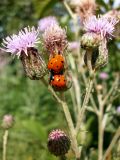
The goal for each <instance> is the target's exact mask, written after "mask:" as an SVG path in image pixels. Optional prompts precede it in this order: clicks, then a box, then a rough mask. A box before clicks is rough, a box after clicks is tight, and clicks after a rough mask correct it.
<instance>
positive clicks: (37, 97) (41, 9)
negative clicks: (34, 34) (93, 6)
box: [0, 0, 120, 160]
mask: <svg viewBox="0 0 120 160" xmlns="http://www.w3.org/2000/svg"><path fill="white" fill-rule="evenodd" d="M98 4H99V10H98V12H100V10H101V7H103V8H104V9H105V10H106V11H107V10H110V9H111V8H112V1H110V3H109V4H105V3H104V2H103V1H102V0H98ZM101 12H102V10H101ZM48 15H57V18H58V20H59V22H60V23H61V25H62V26H68V22H69V20H70V17H69V15H68V13H67V12H66V11H65V8H64V6H63V5H62V3H61V2H60V1H57V0H20V1H18V0H1V1H0V39H1V40H2V38H3V37H5V36H6V35H10V34H12V33H14V32H17V31H18V30H19V29H21V28H23V27H25V26H28V25H30V26H31V25H35V26H37V23H38V20H39V19H40V18H42V17H44V16H48ZM69 30H70V29H69V28H68V37H69V40H74V37H73V36H72V34H71V33H70V31H69ZM119 41H120V39H118V40H117V42H116V43H115V42H114V40H113V41H112V42H110V44H109V55H110V62H109V64H108V66H107V67H106V68H105V69H104V70H105V71H107V72H108V73H109V75H110V81H109V83H112V79H113V78H114V74H113V73H114V72H119V71H120V62H119V61H120V49H119V48H118V44H119V43H120V42H119ZM5 56H6V55H5ZM6 57H7V58H8V59H9V64H7V65H5V66H4V68H1V69H0V119H1V120H2V117H3V115H4V114H12V115H13V116H14V117H15V125H14V128H13V129H11V130H10V135H9V143H8V155H7V156H8V160H21V159H22V160H55V159H57V158H56V157H54V156H52V155H51V154H50V153H49V152H48V151H47V149H46V148H47V146H46V144H47V136H48V132H49V131H50V130H51V129H53V128H65V127H66V122H65V121H63V118H64V115H63V114H62V112H61V110H60V107H58V104H57V103H56V102H55V100H54V99H53V97H52V96H51V95H50V94H49V92H48V90H47V89H46V88H45V86H43V84H42V83H41V82H40V81H31V80H29V79H28V78H26V77H25V75H24V73H23V69H22V65H21V63H20V61H19V60H17V59H11V57H10V56H9V55H7V56H6ZM69 104H70V106H71V101H69ZM119 104H120V99H117V100H116V101H115V103H114V106H118V105H119ZM88 117H89V118H88V120H87V126H88V128H89V129H90V131H89V134H88V142H87V143H88V144H86V146H91V148H92V147H95V148H96V147H97V127H96V128H94V125H93V124H94V123H95V121H94V120H95V118H96V117H95V116H94V115H92V114H89V115H88ZM115 119H116V121H115V125H112V128H111V129H110V130H109V131H108V132H107V133H106V134H108V135H109V136H108V139H109V138H111V136H112V133H113V132H114V130H115V129H116V128H117V126H118V121H119V120H120V119H119V118H118V117H117V118H115ZM95 125H97V124H95ZM2 136H3V131H2V130H0V137H1V138H0V159H2V157H1V155H2ZM93 141H94V142H93ZM108 142H109V140H108ZM108 142H107V140H106V141H105V143H106V144H105V145H106V146H107V145H108ZM86 151H87V150H86ZM92 154H93V153H92ZM94 157H95V156H94Z"/></svg>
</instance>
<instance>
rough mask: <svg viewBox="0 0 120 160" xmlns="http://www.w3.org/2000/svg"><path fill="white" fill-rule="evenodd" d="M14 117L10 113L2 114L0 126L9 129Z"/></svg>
mask: <svg viewBox="0 0 120 160" xmlns="http://www.w3.org/2000/svg"><path fill="white" fill-rule="evenodd" d="M13 123H14V118H13V116H12V115H4V117H3V120H2V128H4V129H9V128H11V127H12V126H13Z"/></svg>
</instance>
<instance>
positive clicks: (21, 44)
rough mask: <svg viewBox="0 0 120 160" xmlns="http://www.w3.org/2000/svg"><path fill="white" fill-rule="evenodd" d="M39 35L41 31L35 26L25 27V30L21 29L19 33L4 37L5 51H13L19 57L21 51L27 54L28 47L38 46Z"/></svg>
mask: <svg viewBox="0 0 120 160" xmlns="http://www.w3.org/2000/svg"><path fill="white" fill-rule="evenodd" d="M38 35H39V32H38V30H36V29H35V28H34V27H32V28H30V27H29V26H28V27H25V28H24V29H23V30H21V31H19V33H18V34H16V35H15V34H13V35H12V36H8V37H6V38H5V39H3V46H4V48H3V50H4V51H5V52H11V53H12V54H13V55H17V56H18V57H19V56H20V55H21V53H25V54H26V55H27V48H29V47H37V46H36V44H37V43H38V42H39V38H38ZM22 51H24V52H22Z"/></svg>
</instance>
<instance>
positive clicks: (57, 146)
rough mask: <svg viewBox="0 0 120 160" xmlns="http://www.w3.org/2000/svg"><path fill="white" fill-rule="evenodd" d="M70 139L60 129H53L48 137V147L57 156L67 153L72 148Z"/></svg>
mask: <svg viewBox="0 0 120 160" xmlns="http://www.w3.org/2000/svg"><path fill="white" fill-rule="evenodd" d="M70 144H71V142H70V139H69V138H68V137H67V135H66V134H65V133H64V132H63V131H62V130H60V129H56V130H53V131H52V132H51V133H50V134H49V137H48V149H49V151H50V152H51V153H52V154H54V155H55V156H62V155H65V154H66V153H67V152H68V150H69V149H70Z"/></svg>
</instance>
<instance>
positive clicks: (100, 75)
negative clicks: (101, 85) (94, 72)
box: [99, 72, 109, 80]
mask: <svg viewBox="0 0 120 160" xmlns="http://www.w3.org/2000/svg"><path fill="white" fill-rule="evenodd" d="M108 77H109V76H108V74H107V73H106V72H101V73H100V74H99V78H100V79H102V80H107V79H108Z"/></svg>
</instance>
